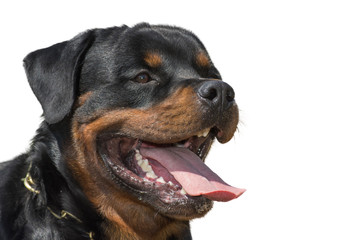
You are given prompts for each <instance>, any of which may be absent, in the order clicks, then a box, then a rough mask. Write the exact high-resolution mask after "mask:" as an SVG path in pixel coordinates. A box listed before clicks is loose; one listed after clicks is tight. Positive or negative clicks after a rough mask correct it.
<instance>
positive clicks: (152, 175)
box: [146, 171, 158, 178]
mask: <svg viewBox="0 0 361 240" xmlns="http://www.w3.org/2000/svg"><path fill="white" fill-rule="evenodd" d="M146 176H147V177H148V178H157V177H158V176H157V175H155V173H154V172H153V171H152V172H147V174H146Z"/></svg>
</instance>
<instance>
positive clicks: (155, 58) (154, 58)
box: [144, 52, 162, 68]
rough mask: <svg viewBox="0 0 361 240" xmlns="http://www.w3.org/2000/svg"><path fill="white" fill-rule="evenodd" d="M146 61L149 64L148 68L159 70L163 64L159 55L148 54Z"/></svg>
mask: <svg viewBox="0 0 361 240" xmlns="http://www.w3.org/2000/svg"><path fill="white" fill-rule="evenodd" d="M144 61H145V62H146V63H147V64H148V66H150V67H152V68H157V67H159V66H160V65H161V64H162V57H161V56H160V54H158V53H155V52H148V53H146V54H145V57H144Z"/></svg>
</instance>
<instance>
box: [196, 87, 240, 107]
mask: <svg viewBox="0 0 361 240" xmlns="http://www.w3.org/2000/svg"><path fill="white" fill-rule="evenodd" d="M198 95H199V96H200V97H201V98H202V99H204V100H206V101H207V102H208V103H209V104H211V105H213V106H215V107H217V108H221V110H227V109H228V108H230V107H231V106H232V105H233V103H234V91H233V88H232V87H231V86H229V85H228V84H227V83H225V82H222V81H218V80H212V81H206V82H204V83H203V84H202V85H201V86H200V87H199V89H198Z"/></svg>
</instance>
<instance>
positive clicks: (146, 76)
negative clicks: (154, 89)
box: [134, 73, 151, 83]
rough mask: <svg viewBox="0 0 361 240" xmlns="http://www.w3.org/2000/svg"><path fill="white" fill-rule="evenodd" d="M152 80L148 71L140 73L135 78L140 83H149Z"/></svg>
mask: <svg viewBox="0 0 361 240" xmlns="http://www.w3.org/2000/svg"><path fill="white" fill-rule="evenodd" d="M150 80H151V78H150V76H149V74H148V73H140V74H138V75H137V76H136V77H135V78H134V81H136V82H139V83H147V82H149V81H150Z"/></svg>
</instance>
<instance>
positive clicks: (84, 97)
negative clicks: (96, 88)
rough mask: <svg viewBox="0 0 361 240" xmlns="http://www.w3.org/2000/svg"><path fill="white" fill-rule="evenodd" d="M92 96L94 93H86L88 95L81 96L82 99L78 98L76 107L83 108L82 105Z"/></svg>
mask: <svg viewBox="0 0 361 240" xmlns="http://www.w3.org/2000/svg"><path fill="white" fill-rule="evenodd" d="M92 94H93V92H86V93H84V94H82V95H80V97H79V98H78V101H77V104H76V106H77V107H80V106H82V105H83V104H84V103H85V102H86V100H88V99H89V97H90V96H91V95H92Z"/></svg>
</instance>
